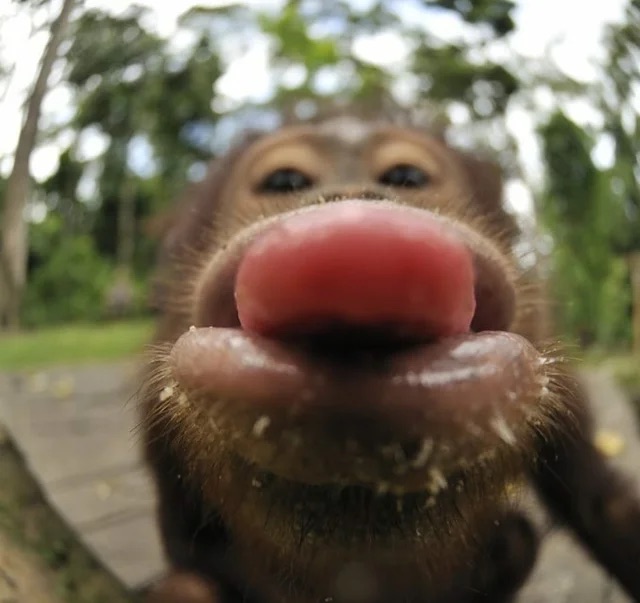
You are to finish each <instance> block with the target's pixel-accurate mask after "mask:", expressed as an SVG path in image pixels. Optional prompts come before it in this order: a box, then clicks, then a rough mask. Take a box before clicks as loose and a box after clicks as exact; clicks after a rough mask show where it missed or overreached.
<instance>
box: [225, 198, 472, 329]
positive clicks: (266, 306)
mask: <svg viewBox="0 0 640 603" xmlns="http://www.w3.org/2000/svg"><path fill="white" fill-rule="evenodd" d="M235 295H236V304H237V309H238V315H239V318H240V323H241V325H242V327H243V328H244V329H245V330H246V331H249V332H253V333H256V334H259V335H263V336H268V337H283V336H291V335H294V336H296V335H298V336H304V335H309V334H315V333H321V332H326V331H330V330H331V329H333V328H335V327H348V328H355V329H360V328H365V329H369V328H372V329H382V330H383V331H388V332H391V333H394V334H402V335H404V336H410V337H412V338H420V339H422V338H435V337H443V336H448V335H455V334H459V333H464V332H467V331H468V330H469V325H470V324H471V319H472V318H473V313H474V309H475V297H474V273H473V266H472V261H471V256H470V253H469V252H468V250H467V249H466V247H465V246H464V245H463V244H462V242H461V241H460V240H459V239H457V238H456V237H455V236H454V234H453V233H452V232H451V231H448V230H446V229H445V227H444V225H443V223H442V222H441V221H440V220H439V219H438V218H437V217H435V216H433V215H431V214H428V213H426V212H424V213H419V212H417V211H412V210H407V209H403V208H401V207H397V206H391V205H382V204H376V203H373V202H371V201H358V200H349V201H341V202H335V203H329V204H327V205H323V206H321V207H319V208H317V209H313V210H309V211H305V212H302V213H299V214H297V215H294V216H291V217H288V218H285V219H283V220H282V221H281V222H278V223H277V224H276V225H274V226H273V227H271V228H269V229H268V230H267V231H266V232H265V233H264V234H263V235H262V236H261V237H259V238H258V239H257V240H256V241H255V242H253V243H252V244H251V245H250V246H249V248H248V249H247V251H246V253H245V256H244V257H243V259H242V262H241V264H240V268H239V271H238V274H237V280H236V290H235Z"/></svg>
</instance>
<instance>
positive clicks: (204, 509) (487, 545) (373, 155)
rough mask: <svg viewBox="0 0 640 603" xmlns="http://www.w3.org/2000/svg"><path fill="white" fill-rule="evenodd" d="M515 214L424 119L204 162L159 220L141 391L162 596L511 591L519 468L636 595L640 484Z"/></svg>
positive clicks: (202, 599) (395, 598)
mask: <svg viewBox="0 0 640 603" xmlns="http://www.w3.org/2000/svg"><path fill="white" fill-rule="evenodd" d="M516 236H517V228H516V226H515V223H514V221H513V220H512V218H511V217H510V216H509V215H508V214H507V213H506V212H505V210H504V209H503V206H502V196H501V180H500V173H499V171H498V169H497V168H496V167H495V166H493V165H491V164H489V163H486V162H484V161H482V160H480V159H477V158H474V157H471V156H469V155H467V154H465V153H461V152H459V151H456V150H454V149H452V148H450V147H449V146H447V145H446V144H445V143H444V142H443V141H442V140H441V139H439V138H434V137H431V136H429V135H427V134H426V133H424V132H422V131H420V130H419V129H417V128H408V127H403V126H398V125H394V124H393V123H390V122H385V121H376V120H372V121H367V120H363V119H358V118H354V117H340V118H333V119H327V120H325V121H319V122H318V123H309V124H301V125H294V126H288V127H284V128H282V129H280V130H278V131H276V132H274V133H271V134H265V135H261V136H255V137H252V138H250V139H248V140H247V141H246V142H245V143H243V144H241V145H239V146H238V147H237V148H235V149H234V150H232V151H231V152H229V153H228V154H227V155H226V156H225V157H223V158H221V159H219V160H218V161H216V162H215V163H214V164H213V166H212V167H211V169H210V172H209V174H208V176H207V177H206V178H205V180H204V181H203V182H202V183H201V184H200V185H199V186H197V187H196V188H195V189H194V190H192V191H191V194H190V196H189V198H188V199H187V201H186V202H185V203H183V204H182V205H180V206H179V209H178V212H177V218H176V221H175V224H174V225H173V227H172V230H171V232H170V233H169V236H168V238H167V241H166V245H165V249H164V254H163V261H162V262H161V287H160V289H159V296H160V304H161V315H160V320H159V326H158V331H157V334H156V343H157V346H156V347H155V352H154V354H153V358H152V359H151V360H150V362H149V367H148V373H147V378H146V384H145V387H144V388H143V393H142V396H141V412H142V425H143V429H144V435H145V449H146V457H147V460H148V463H149V465H150V467H151V470H152V472H153V476H154V478H155V482H156V484H157V491H158V496H159V518H160V527H161V532H162V537H163V540H164V545H165V548H166V554H167V556H168V559H169V561H170V564H171V568H172V569H171V572H170V573H169V575H168V576H167V577H166V578H165V579H164V580H163V581H161V582H160V583H159V584H158V585H157V587H156V588H155V589H154V591H153V594H152V595H151V600H152V601H156V602H171V601H176V602H177V601H181V602H194V603H239V602H240V601H246V602H249V603H325V602H334V603H399V602H406V603H427V602H428V603H449V602H451V603H471V602H476V601H490V602H492V603H496V602H502V601H510V600H512V599H513V597H514V595H515V593H516V592H517V590H518V588H519V587H520V586H521V584H522V583H523V581H524V580H525V579H526V577H527V575H528V574H529V572H530V570H531V568H532V566H533V564H534V561H535V557H536V550H537V547H538V535H537V532H536V530H535V529H534V527H533V524H532V523H531V522H530V521H529V519H528V518H527V517H526V515H525V514H524V512H523V511H522V509H520V508H519V505H518V485H519V484H523V483H532V484H533V485H534V486H535V487H536V489H537V490H538V492H539V494H540V496H541V498H542V499H543V500H544V501H545V503H546V504H547V505H548V507H549V508H550V510H551V511H552V512H553V513H554V515H555V517H556V518H557V519H559V520H561V521H562V522H564V523H566V525H568V526H569V527H570V528H571V529H572V530H573V531H574V532H575V534H576V535H577V536H578V537H579V539H580V540H581V541H582V542H583V543H584V546H585V547H586V548H587V549H588V550H589V551H590V552H591V554H592V555H593V556H594V557H595V558H596V559H597V560H598V561H599V562H600V563H601V564H602V565H603V566H604V567H606V568H607V569H608V570H609V571H610V572H611V573H612V574H613V575H614V576H615V577H616V578H617V579H618V580H619V582H620V583H621V584H622V585H623V586H624V588H625V589H626V590H627V591H628V592H629V593H630V594H631V595H632V596H633V597H635V598H637V599H638V600H640V505H639V503H638V500H637V499H636V498H635V494H634V493H632V490H631V488H630V486H629V485H628V484H627V483H625V481H624V480H623V479H622V478H621V477H620V476H618V475H617V474H616V473H615V472H614V471H613V470H612V469H611V468H610V467H609V466H608V465H607V464H606V462H605V461H604V460H603V458H602V457H601V456H600V454H599V453H598V452H597V451H596V450H595V448H594V447H593V445H592V443H591V438H592V436H591V426H590V418H589V415H588V411H587V409H586V406H585V404H584V402H583V395H582V394H581V392H580V391H579V387H578V385H577V384H576V383H575V382H574V380H573V378H572V377H571V376H570V374H569V373H568V372H567V369H566V368H565V367H564V366H563V362H562V361H561V358H560V357H559V355H558V353H557V346H555V348H552V347H550V346H549V345H548V344H545V342H548V341H549V338H548V335H549V334H548V333H547V332H546V329H545V327H544V323H545V320H544V311H543V308H544V304H543V302H542V300H541V299H540V296H539V292H536V288H535V287H532V286H531V282H530V280H531V278H530V275H527V274H525V273H524V272H523V270H522V268H521V267H520V266H519V264H518V262H517V260H516V258H515V257H514V255H513V253H512V246H513V243H514V240H515V237H516ZM527 283H528V284H527Z"/></svg>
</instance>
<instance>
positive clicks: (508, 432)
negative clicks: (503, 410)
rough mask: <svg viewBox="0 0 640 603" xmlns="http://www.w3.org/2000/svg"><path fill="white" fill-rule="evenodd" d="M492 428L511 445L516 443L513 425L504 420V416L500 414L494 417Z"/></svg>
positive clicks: (491, 422)
mask: <svg viewBox="0 0 640 603" xmlns="http://www.w3.org/2000/svg"><path fill="white" fill-rule="evenodd" d="M490 424H491V428H492V429H493V431H494V432H495V434H496V435H497V436H498V437H499V438H500V439H501V440H502V441H503V442H504V443H505V444H508V445H509V446H513V445H514V444H515V443H516V436H515V434H514V433H513V431H512V429H511V427H509V425H507V422H506V421H505V420H504V417H502V416H501V415H498V416H497V417H494V418H493V419H491V421H490Z"/></svg>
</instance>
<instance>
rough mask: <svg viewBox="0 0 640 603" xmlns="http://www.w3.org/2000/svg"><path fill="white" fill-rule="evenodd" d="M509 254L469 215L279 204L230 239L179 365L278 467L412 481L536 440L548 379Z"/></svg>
mask: <svg viewBox="0 0 640 603" xmlns="http://www.w3.org/2000/svg"><path fill="white" fill-rule="evenodd" d="M498 257H500V256H499V253H498V252H497V251H495V249H494V248H493V247H492V246H491V244H489V243H487V242H486V241H484V240H483V239H481V238H480V237H479V235H477V234H476V233H475V232H474V231H472V230H471V229H467V228H466V227H464V226H460V225H456V224H454V223H452V222H449V221H447V220H446V219H444V218H440V217H438V216H435V215H433V214H431V213H429V212H426V211H424V210H417V209H413V208H408V207H401V206H398V205H396V204H393V203H390V202H371V201H361V200H347V201H341V202H336V203H332V204H330V205H322V206H313V207H309V208H305V209H304V210H300V211H297V212H292V213H291V214H287V215H281V216H278V217H275V218H272V219H269V220H265V221H264V222H262V223H261V224H260V225H259V226H256V227H251V228H249V229H247V230H245V231H243V232H242V233H240V234H239V235H238V236H236V237H234V238H233V239H232V240H231V242H230V243H229V245H228V246H227V247H226V248H225V249H224V250H222V251H220V252H218V253H217V254H216V255H215V256H214V258H213V259H212V261H211V263H210V265H209V266H208V267H207V268H206V269H205V271H204V276H203V278H202V280H201V282H200V284H199V289H198V292H197V299H198V304H197V308H196V311H195V316H194V323H195V324H194V327H192V328H191V329H190V330H189V332H187V333H185V334H184V335H183V336H182V337H181V338H180V339H179V340H178V341H177V342H176V344H175V346H174V348H173V350H172V352H171V366H172V371H173V376H174V378H175V379H176V381H177V383H178V384H179V386H180V389H181V391H183V392H185V393H186V395H187V397H188V398H189V400H190V401H192V402H193V403H195V404H198V405H199V406H200V408H201V409H204V410H205V411H206V412H207V413H208V414H209V416H210V418H211V419H212V421H213V423H214V424H215V426H216V430H217V433H216V437H217V438H219V439H220V440H221V441H223V442H224V444H225V445H226V446H228V447H229V449H230V450H231V451H232V452H233V453H235V454H237V455H239V456H240V457H241V458H243V459H245V460H246V461H247V462H249V463H251V464H254V465H256V466H258V467H260V468H262V469H264V470H265V471H267V472H269V473H270V474H273V475H275V476H280V477H282V478H284V479H287V480H292V481H294V482H298V483H303V484H308V485H326V484H356V485H364V486H366V487H376V488H377V489H379V490H380V489H384V488H386V487H390V488H400V489H402V490H403V491H405V492H411V491H415V492H417V491H432V490H436V491H437V489H438V488H440V489H443V488H445V487H446V483H447V476H449V475H452V474H453V473H455V472H456V471H460V470H464V469H465V468H466V467H470V466H474V465H475V464H476V463H477V462H478V459H481V458H483V457H487V456H490V455H492V454H496V451H502V450H504V449H512V450H513V451H514V455H515V454H517V449H518V448H519V446H520V445H521V444H522V443H523V439H524V438H526V436H527V433H528V432H529V430H530V428H529V427H528V423H529V422H530V420H531V419H532V417H534V416H535V414H536V411H537V407H538V404H539V400H540V398H541V396H543V395H544V394H545V392H546V380H545V377H544V373H543V370H542V363H541V362H540V360H539V358H538V352H537V351H536V350H535V348H534V347H533V346H532V345H531V344H530V343H529V342H528V341H526V340H525V339H523V338H521V337H519V336H517V335H515V334H512V333H509V332H507V329H508V327H509V325H510V323H511V321H512V319H513V313H514V307H515V301H514V300H515V293H514V286H513V283H512V282H511V280H510V279H511V277H510V273H509V271H508V270H506V269H505V266H504V265H503V264H501V263H500V261H499V260H498V259H496V258H498Z"/></svg>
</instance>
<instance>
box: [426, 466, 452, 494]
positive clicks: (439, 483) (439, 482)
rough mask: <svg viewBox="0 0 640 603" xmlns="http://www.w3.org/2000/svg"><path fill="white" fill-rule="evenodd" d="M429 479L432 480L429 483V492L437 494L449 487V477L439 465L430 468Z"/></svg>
mask: <svg viewBox="0 0 640 603" xmlns="http://www.w3.org/2000/svg"><path fill="white" fill-rule="evenodd" d="M429 479H430V480H431V481H430V482H429V484H428V485H427V490H428V491H429V494H437V493H438V492H440V491H441V490H444V489H445V488H446V487H447V478H446V477H445V476H444V474H443V473H442V471H440V469H438V468H437V467H433V468H432V469H429Z"/></svg>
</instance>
